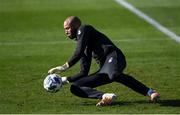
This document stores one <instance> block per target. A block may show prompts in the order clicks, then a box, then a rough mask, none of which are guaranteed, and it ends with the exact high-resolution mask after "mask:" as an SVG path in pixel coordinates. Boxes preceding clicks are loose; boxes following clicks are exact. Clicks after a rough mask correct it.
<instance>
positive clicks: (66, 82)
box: [61, 77, 69, 85]
mask: <svg viewBox="0 0 180 115" xmlns="http://www.w3.org/2000/svg"><path fill="white" fill-rule="evenodd" d="M61 79H62V83H63V85H65V84H68V83H69V81H68V80H67V77H61Z"/></svg>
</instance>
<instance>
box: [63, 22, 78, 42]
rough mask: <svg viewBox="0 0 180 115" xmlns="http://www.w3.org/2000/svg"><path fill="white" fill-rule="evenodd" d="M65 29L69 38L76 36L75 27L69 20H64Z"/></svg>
mask: <svg viewBox="0 0 180 115" xmlns="http://www.w3.org/2000/svg"><path fill="white" fill-rule="evenodd" d="M64 31H65V34H66V35H67V37H68V38H70V39H73V38H74V37H75V29H74V28H73V26H71V24H70V23H69V22H68V21H65V22H64Z"/></svg>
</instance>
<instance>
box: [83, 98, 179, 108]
mask: <svg viewBox="0 0 180 115" xmlns="http://www.w3.org/2000/svg"><path fill="white" fill-rule="evenodd" d="M137 104H159V105H160V106H170V107H180V100H179V99H166V100H159V101H158V102H157V103H152V102H149V101H145V100H139V101H117V102H114V104H113V105H112V106H128V105H137ZM81 105H83V106H89V105H95V103H94V102H91V101H90V102H83V103H81Z"/></svg>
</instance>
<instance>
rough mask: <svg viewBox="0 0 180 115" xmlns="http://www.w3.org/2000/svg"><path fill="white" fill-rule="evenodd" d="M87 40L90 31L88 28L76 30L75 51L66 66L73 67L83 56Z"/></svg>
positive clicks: (83, 27)
mask: <svg viewBox="0 0 180 115" xmlns="http://www.w3.org/2000/svg"><path fill="white" fill-rule="evenodd" d="M89 38H90V31H89V29H88V27H86V26H82V27H80V29H78V31H77V46H76V50H75V52H74V54H73V55H72V57H71V58H70V59H69V61H68V64H69V66H70V67H71V66H73V65H74V64H76V63H77V62H78V61H79V60H80V59H81V57H82V56H83V54H84V51H85V49H86V47H87V45H88V40H89Z"/></svg>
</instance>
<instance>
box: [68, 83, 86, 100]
mask: <svg viewBox="0 0 180 115" xmlns="http://www.w3.org/2000/svg"><path fill="white" fill-rule="evenodd" d="M70 91H71V93H72V94H74V95H76V96H79V97H84V98H86V97H87V94H86V93H85V92H84V91H83V89H82V88H81V87H80V86H78V85H77V84H76V83H74V84H72V85H71V87H70Z"/></svg>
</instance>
